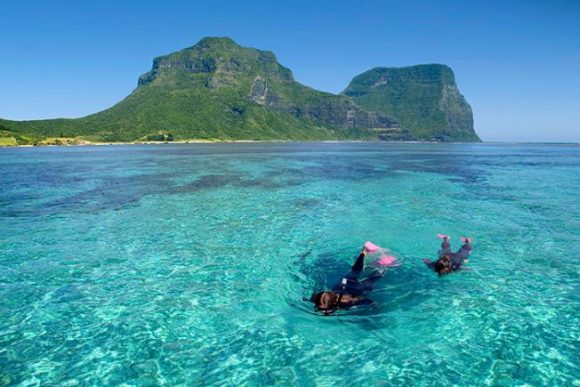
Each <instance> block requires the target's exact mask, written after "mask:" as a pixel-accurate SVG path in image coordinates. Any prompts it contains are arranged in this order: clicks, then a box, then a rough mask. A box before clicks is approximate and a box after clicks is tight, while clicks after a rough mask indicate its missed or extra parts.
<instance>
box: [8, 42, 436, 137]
mask: <svg viewBox="0 0 580 387" xmlns="http://www.w3.org/2000/svg"><path fill="white" fill-rule="evenodd" d="M415 94H416V93H415ZM432 97H433V95H432V94H429V93H427V92H426V93H425V95H424V96H423V98H424V99H425V104H426V103H427V102H426V101H427V100H429V99H430V98H432ZM378 100H379V102H380V98H378ZM363 102H365V101H364V100H363ZM376 110H381V109H378V108H377V109H376ZM387 110H388V109H387ZM393 111H399V110H398V108H395V109H393ZM385 112H386V113H390V110H388V111H385ZM388 115H389V114H387V115H384V114H380V113H374V112H370V111H367V110H364V109H363V108H361V107H359V106H358V105H357V104H356V103H355V102H354V100H353V98H351V97H350V96H347V95H333V94H329V93H323V92H320V91H317V90H314V89H311V88H309V87H306V86H304V85H301V84H300V83H298V82H296V81H294V79H293V76H292V73H291V71H290V70H289V69H287V68H285V67H283V66H281V65H280V64H279V63H278V61H277V59H276V56H275V55H274V54H273V53H271V52H268V51H260V50H256V49H252V48H244V47H240V46H239V45H237V44H236V43H235V42H233V41H232V40H231V39H228V38H204V39H202V40H201V41H200V42H199V43H198V44H196V45H195V46H193V47H190V48H187V49H184V50H182V51H179V52H176V53H173V54H170V55H167V56H162V57H158V58H155V60H154V61H153V68H152V70H151V71H150V72H148V73H146V74H144V75H142V76H141V77H140V78H139V87H137V89H135V90H134V91H133V92H132V93H131V94H130V95H129V96H128V97H126V98H125V99H124V100H122V101H121V102H119V103H118V104H116V105H114V106H113V107H111V108H109V109H106V110H104V111H101V112H99V113H96V114H93V115H89V116H87V117H83V118H78V119H54V120H37V121H0V124H5V125H6V126H7V127H10V131H11V132H17V133H20V134H21V135H23V136H24V135H26V136H32V137H34V138H37V139H38V138H41V137H46V138H57V137H60V138H77V139H79V140H88V141H102V142H117V141H140V140H149V141H173V140H189V139H212V140H332V139H380V138H386V139H412V138H413V137H412V136H411V135H410V133H409V132H408V131H405V130H401V129H400V127H399V124H398V122H397V121H395V120H394V119H392V118H390V117H389V116H388ZM425 117H426V119H432V120H434V121H433V122H438V121H436V120H440V117H439V116H436V115H435V114H431V113H430V112H426V113H425ZM385 131H387V132H385ZM385 133H388V135H387V134H385ZM170 138H171V139H170ZM51 141H53V140H51Z"/></svg>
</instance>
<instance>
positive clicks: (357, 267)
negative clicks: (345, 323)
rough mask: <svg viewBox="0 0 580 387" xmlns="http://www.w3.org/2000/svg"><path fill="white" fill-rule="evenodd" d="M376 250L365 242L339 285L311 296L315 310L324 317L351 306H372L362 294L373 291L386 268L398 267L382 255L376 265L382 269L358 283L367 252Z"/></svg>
mask: <svg viewBox="0 0 580 387" xmlns="http://www.w3.org/2000/svg"><path fill="white" fill-rule="evenodd" d="M375 248H376V249H375ZM378 249H379V247H378V246H375V245H373V244H372V243H370V242H367V243H366V244H365V247H363V249H362V251H361V252H360V255H359V256H358V258H357V259H356V261H355V262H354V265H352V268H351V270H350V273H348V274H347V275H346V276H345V277H344V278H342V281H341V282H340V283H337V284H336V285H335V286H334V287H333V288H332V290H325V291H323V292H319V293H316V294H315V295H313V296H312V299H311V301H313V302H314V306H315V308H316V310H318V311H320V312H322V313H324V314H325V315H329V314H331V313H334V312H335V311H336V310H338V309H348V308H352V307H353V306H362V305H370V304H372V303H373V301H372V300H370V299H368V298H365V297H364V294H365V293H367V292H370V291H371V290H373V288H374V284H375V282H377V281H378V280H379V279H381V278H382V277H383V274H384V273H385V271H386V269H387V268H388V267H394V266H398V265H397V264H395V263H394V262H395V261H396V259H395V258H394V257H388V256H385V255H383V256H381V260H380V261H378V264H379V265H380V266H381V267H382V268H381V269H377V270H374V271H373V272H372V273H371V275H370V276H369V277H368V278H366V279H364V280H362V281H359V279H358V278H359V276H360V274H361V272H362V271H363V268H364V261H365V256H366V255H367V252H374V251H377V250H378Z"/></svg>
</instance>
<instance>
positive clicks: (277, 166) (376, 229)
mask: <svg viewBox="0 0 580 387" xmlns="http://www.w3.org/2000/svg"><path fill="white" fill-rule="evenodd" d="M0 171H1V173H0V385H10V384H22V385H39V384H42V385H55V384H59V385H77V384H81V385H103V384H107V385H114V384H121V383H127V384H132V385H149V384H170V385H173V384H179V383H184V384H195V383H201V384H218V385H264V384H279V383H281V384H290V385H315V384H316V385H343V386H350V385H368V384H369V383H374V384H375V383H378V384H381V383H384V384H397V385H416V384H427V385H442V384H458V385H481V384H487V385H513V384H517V385H519V384H528V385H571V384H575V385H577V384H580V373H579V368H578V364H579V363H580V359H579V355H578V354H579V353H580V351H579V349H580V348H579V339H580V334H579V333H580V332H579V327H580V324H579V315H580V314H579V306H580V302H579V301H580V300H579V290H580V289H579V281H578V279H579V266H578V259H579V258H580V243H579V242H580V201H579V200H578V192H579V188H580V148H579V147H574V146H556V145H482V144H473V145H471V144H448V145H443V144H437V145H435V144H433V145H431V144H365V143H339V144H329V143H304V144H300V143H296V144H294V143H288V144H207V145H201V144H197V145H193V144H183V145H165V146H146V145H143V146H111V147H69V148H65V147H59V148H18V149H0ZM438 232H445V233H448V234H451V235H452V236H453V242H455V244H456V246H457V242H458V239H459V236H461V235H471V236H473V237H474V238H475V243H474V247H475V250H474V253H473V256H472V259H471V262H470V266H471V267H472V268H473V270H472V271H470V272H464V273H459V274H456V275H450V276H447V277H444V278H437V277H436V276H434V275H433V273H431V272H429V271H428V270H426V269H425V267H424V266H423V264H422V263H421V258H423V257H431V258H432V257H434V254H435V252H436V251H437V248H438V241H437V240H436V239H435V238H434V235H435V234H436V233H438ZM366 240H372V241H374V242H375V243H377V244H381V245H383V246H388V247H389V248H390V249H391V250H392V251H393V253H394V254H396V255H397V256H398V257H400V259H401V260H402V261H403V266H402V267H400V268H397V269H395V270H392V271H390V272H389V273H388V274H387V275H386V276H385V278H384V279H383V280H382V281H381V282H380V283H379V285H378V287H377V289H376V290H375V292H374V293H373V295H372V298H373V299H374V300H375V301H376V305H375V306H374V307H371V308H365V309H358V310H352V311H349V312H347V313H341V314H339V315H336V316H332V317H321V316H318V315H316V314H315V313H313V310H312V306H311V305H310V304H309V303H308V301H306V300H307V299H308V298H309V297H310V295H311V293H312V291H313V290H318V289H322V288H324V287H326V286H330V285H331V284H332V283H333V282H334V281H335V280H337V279H339V278H340V277H341V275H342V274H343V273H344V272H345V271H346V270H348V268H349V266H350V264H351V263H352V260H353V259H354V258H355V256H356V252H357V250H358V249H359V248H360V246H361V244H362V243H363V242H364V241H366Z"/></svg>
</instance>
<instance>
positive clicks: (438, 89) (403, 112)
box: [343, 64, 479, 141]
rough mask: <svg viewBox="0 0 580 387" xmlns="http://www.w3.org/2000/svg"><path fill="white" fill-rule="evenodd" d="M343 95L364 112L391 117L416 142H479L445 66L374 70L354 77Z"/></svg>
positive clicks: (463, 101)
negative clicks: (378, 113) (353, 101)
mask: <svg viewBox="0 0 580 387" xmlns="http://www.w3.org/2000/svg"><path fill="white" fill-rule="evenodd" d="M343 93H344V94H345V95H347V96H350V97H353V98H354V99H355V100H356V102H357V103H358V104H360V105H361V106H363V107H365V108H367V109H370V110H375V111H379V112H382V113H384V114H387V115H390V116H392V117H394V118H395V119H397V120H398V121H400V122H401V125H402V126H403V128H404V129H407V130H409V131H410V133H411V134H412V135H413V136H414V137H416V138H418V139H424V140H436V141H479V138H478V137H477V135H476V134H475V132H474V130H473V118H472V112H471V107H470V106H469V104H468V103H467V102H466V101H465V99H464V98H463V96H462V95H461V94H459V91H458V89H457V86H456V84H455V77H454V75H453V71H452V70H451V69H450V68H449V67H447V66H444V65H438V64H431V65H418V66H411V67H403V68H385V67H379V68H375V69H372V70H370V71H367V72H365V73H363V74H360V75H358V76H356V77H355V78H354V79H353V80H352V82H351V83H350V85H349V86H348V87H347V88H346V90H345V91H344V92H343Z"/></svg>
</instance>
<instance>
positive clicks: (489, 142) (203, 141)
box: [0, 139, 580, 149]
mask: <svg viewBox="0 0 580 387" xmlns="http://www.w3.org/2000/svg"><path fill="white" fill-rule="evenodd" d="M254 143H258V144H262V143H263V144H268V143H272V144H283V143H323V144H341V143H347V144H348V143H353V144H356V143H369V144H441V145H459V144H471V145H559V146H580V143H578V142H519V141H513V142H509V141H508V142H500V141H481V142H439V141H376V140H203V139H193V140H177V141H131V142H128V141H127V142H126V141H123V142H87V141H85V142H82V143H77V144H39V145H31V144H25V145H0V149H2V148H8V149H9V148H45V147H92V146H97V147H101V146H124V145H125V146H126V145H172V144H175V145H178V144H179V145H183V144H197V145H199V144H254Z"/></svg>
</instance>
